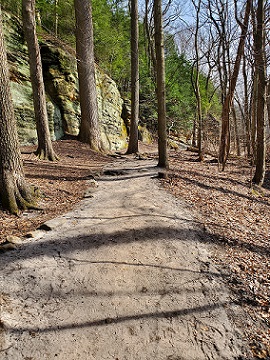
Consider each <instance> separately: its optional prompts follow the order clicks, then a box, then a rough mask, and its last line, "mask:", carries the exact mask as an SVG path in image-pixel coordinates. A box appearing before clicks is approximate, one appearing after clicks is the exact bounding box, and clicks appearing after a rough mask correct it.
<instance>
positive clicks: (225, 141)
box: [219, 0, 251, 170]
mask: <svg viewBox="0 0 270 360" xmlns="http://www.w3.org/2000/svg"><path fill="white" fill-rule="evenodd" d="M250 10H251V0H247V3H246V9H245V16H244V21H243V24H242V25H241V28H242V29H241V37H240V40H239V45H238V49H237V54H236V60H235V64H234V69H233V73H232V76H231V79H230V84H229V90H228V94H227V96H226V98H225V101H224V103H223V106H222V125H221V137H220V147H219V163H220V164H221V165H222V170H224V168H225V164H226V161H227V158H228V155H229V151H230V111H231V107H232V102H233V97H234V92H235V87H236V83H237V78H238V74H239V69H240V63H241V58H242V56H243V53H244V45H245V40H246V35H247V30H248V22H249V15H250Z"/></svg>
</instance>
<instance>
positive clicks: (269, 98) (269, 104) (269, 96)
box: [266, 79, 270, 127]
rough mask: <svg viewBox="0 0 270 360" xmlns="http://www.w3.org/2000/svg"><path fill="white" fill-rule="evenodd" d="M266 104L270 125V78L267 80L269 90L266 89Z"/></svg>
mask: <svg viewBox="0 0 270 360" xmlns="http://www.w3.org/2000/svg"><path fill="white" fill-rule="evenodd" d="M266 96H267V97H266V105H267V115H268V122H269V127H270V79H269V80H268V82H267V91H266Z"/></svg>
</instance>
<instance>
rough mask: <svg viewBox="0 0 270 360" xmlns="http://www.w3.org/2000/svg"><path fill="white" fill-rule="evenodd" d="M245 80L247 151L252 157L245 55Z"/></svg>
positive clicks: (244, 57) (244, 58) (244, 60)
mask: <svg viewBox="0 0 270 360" xmlns="http://www.w3.org/2000/svg"><path fill="white" fill-rule="evenodd" d="M243 79H244V123H245V129H246V149H247V155H248V157H250V155H251V131H250V128H251V124H250V112H249V100H248V98H249V97H248V79H247V64H246V56H245V54H243Z"/></svg>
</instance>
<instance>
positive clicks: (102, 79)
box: [4, 13, 127, 150]
mask: <svg viewBox="0 0 270 360" xmlns="http://www.w3.org/2000/svg"><path fill="white" fill-rule="evenodd" d="M4 31H5V35H6V36H5V39H6V45H7V52H8V60H9V64H10V79H11V91H12V97H13V102H14V108H15V115H16V119H17V124H18V133H19V139H20V142H21V144H23V145H26V144H33V143H36V141H37V135H36V129H35V119H34V109H33V100H32V88H31V82H30V73H29V65H28V55H27V47H26V45H25V43H24V39H23V33H22V25H21V23H20V21H19V20H18V19H16V18H15V17H13V16H11V15H10V14H6V13H4ZM40 50H41V57H42V66H43V76H44V83H45V89H46V95H47V110H48V116H49V125H50V131H51V137H52V139H53V140H56V139H60V138H61V137H63V136H64V134H71V135H77V134H78V128H79V123H80V105H79V91H78V78H77V69H76V58H75V54H74V53H72V51H68V50H67V49H65V47H64V46H63V44H61V43H60V42H59V41H58V40H56V39H54V38H52V37H49V36H46V37H44V39H43V40H41V42H40ZM96 85H97V94H98V109H99V121H100V130H101V137H102V142H103V146H104V147H105V148H106V149H107V150H119V149H123V148H125V147H126V138H127V130H126V126H125V124H124V121H123V119H122V117H121V114H122V105H123V100H122V98H121V96H120V93H119V91H118V89H117V86H116V84H115V82H114V81H113V80H112V79H110V78H109V77H108V76H107V75H106V74H104V73H103V72H102V70H101V69H99V68H98V67H96Z"/></svg>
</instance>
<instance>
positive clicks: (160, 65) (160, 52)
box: [154, 0, 169, 169]
mask: <svg viewBox="0 0 270 360" xmlns="http://www.w3.org/2000/svg"><path fill="white" fill-rule="evenodd" d="M154 24H155V53H156V62H157V69H156V70H157V73H156V78H157V101H158V154H159V162H158V166H160V167H162V168H165V169H167V168H168V167H169V161H168V152H167V125H166V94H165V56H164V34H163V22H162V4H161V0H154Z"/></svg>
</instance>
